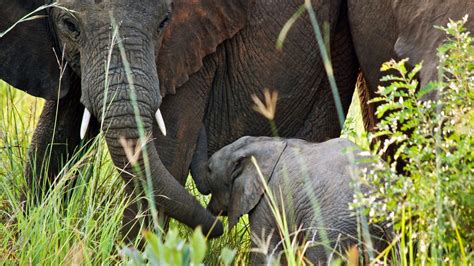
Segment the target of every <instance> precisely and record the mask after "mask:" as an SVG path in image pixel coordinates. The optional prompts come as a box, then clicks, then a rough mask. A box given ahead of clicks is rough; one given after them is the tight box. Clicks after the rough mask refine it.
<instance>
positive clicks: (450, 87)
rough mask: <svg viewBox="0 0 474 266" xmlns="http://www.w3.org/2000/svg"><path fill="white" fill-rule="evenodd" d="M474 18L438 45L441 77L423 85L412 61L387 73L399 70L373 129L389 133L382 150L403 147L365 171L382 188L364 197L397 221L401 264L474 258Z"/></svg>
mask: <svg viewBox="0 0 474 266" xmlns="http://www.w3.org/2000/svg"><path fill="white" fill-rule="evenodd" d="M466 19H467V17H466V18H465V19H464V21H459V22H453V21H451V22H450V23H449V24H448V26H447V27H446V28H443V27H440V28H439V29H440V30H442V31H444V32H446V33H447V34H448V35H449V39H448V40H447V41H446V42H445V43H444V44H443V45H442V46H441V47H440V48H439V49H438V54H439V57H440V80H439V81H438V82H433V83H431V84H429V85H428V86H427V87H425V88H422V89H421V90H419V91H418V89H417V88H418V87H419V84H418V81H417V80H416V78H415V77H416V74H417V73H418V72H419V71H420V69H421V67H422V65H421V64H419V65H417V66H416V67H415V68H414V69H413V70H408V69H407V68H406V66H405V63H406V61H407V60H402V61H400V62H395V61H390V62H388V63H385V64H384V65H383V66H382V71H391V73H396V74H394V75H387V76H385V77H384V78H383V80H384V81H387V82H389V83H390V85H388V86H386V87H380V88H379V92H378V93H379V95H380V97H378V98H376V99H374V100H373V101H374V102H378V103H381V104H380V106H379V107H378V108H377V116H378V117H379V119H380V122H379V123H378V129H377V132H376V133H375V134H373V135H372V137H374V138H379V137H382V139H384V141H383V142H379V143H378V144H379V149H378V153H379V154H380V155H382V154H383V153H384V152H385V151H386V150H387V149H389V147H391V146H393V145H394V144H395V145H396V147H397V149H396V151H395V155H394V160H393V161H391V162H389V164H390V167H387V166H386V165H380V167H378V168H377V169H375V170H374V171H372V172H369V173H367V174H366V175H365V178H366V182H367V183H369V184H374V185H375V186H376V187H377V190H375V191H373V192H372V193H371V194H369V195H360V198H359V204H360V205H362V206H367V208H366V209H367V211H368V213H370V216H371V218H372V220H373V221H377V220H388V221H390V222H391V223H392V224H393V227H394V231H395V233H396V235H397V236H398V239H397V240H398V241H399V244H400V252H401V254H400V255H401V261H400V264H401V265H413V264H426V263H429V264H438V263H447V264H452V265H459V264H462V265H468V264H469V263H470V262H472V260H473V258H474V253H473V252H472V248H473V247H472V245H473V243H474V230H473V228H474V194H473V192H474V175H473V174H474V172H473V169H474V156H473V155H474V153H473V148H474V134H473V133H474V130H473V125H474V110H473V103H474V79H473V78H474V48H473V44H474V39H473V37H472V35H470V34H469V33H466V32H465V29H464V27H463V25H464V23H465V22H466ZM428 93H431V95H430V97H427V94H428ZM433 93H435V95H433ZM429 98H432V99H431V100H428V99H429ZM375 151H377V149H375ZM398 159H402V161H403V163H404V164H405V165H404V168H403V169H404V171H402V172H403V173H397V171H396V168H397V163H398V161H399V160H398Z"/></svg>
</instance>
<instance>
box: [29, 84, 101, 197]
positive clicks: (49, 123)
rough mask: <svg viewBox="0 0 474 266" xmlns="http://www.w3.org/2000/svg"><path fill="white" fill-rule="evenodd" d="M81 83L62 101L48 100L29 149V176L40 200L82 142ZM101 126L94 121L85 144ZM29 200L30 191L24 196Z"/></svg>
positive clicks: (32, 192) (82, 109) (82, 108)
mask: <svg viewBox="0 0 474 266" xmlns="http://www.w3.org/2000/svg"><path fill="white" fill-rule="evenodd" d="M79 99H80V84H77V85H76V86H75V87H73V88H71V90H70V92H69V94H68V95H67V96H66V97H64V98H63V99H61V100H59V101H55V100H51V101H47V102H46V103H45V106H44V108H43V111H42V113H41V117H40V119H39V122H38V125H37V127H36V129H35V132H34V135H33V138H32V140H31V144H30V147H29V151H28V161H27V164H26V169H25V177H26V182H27V185H28V191H29V193H31V194H30V195H31V196H32V197H33V198H34V201H35V202H37V201H40V200H41V198H42V196H43V195H44V193H46V192H47V191H48V190H49V188H50V186H52V185H53V184H54V182H55V179H56V177H57V175H58V173H59V172H60V171H61V169H62V167H63V166H64V164H65V163H66V162H67V161H68V160H69V159H70V158H71V157H72V155H73V153H74V151H76V149H77V147H78V146H79V145H80V143H81V140H80V137H79V131H80V127H81V119H82V114H83V112H84V106H83V105H82V104H81V103H80V102H79ZM98 132H99V125H98V123H97V122H96V121H91V124H90V126H89V130H88V133H87V136H86V138H85V140H84V143H85V142H87V141H88V140H90V139H91V138H93V137H95V136H96V135H97V134H98ZM22 200H23V201H24V200H26V194H25V193H24V194H23V196H22Z"/></svg>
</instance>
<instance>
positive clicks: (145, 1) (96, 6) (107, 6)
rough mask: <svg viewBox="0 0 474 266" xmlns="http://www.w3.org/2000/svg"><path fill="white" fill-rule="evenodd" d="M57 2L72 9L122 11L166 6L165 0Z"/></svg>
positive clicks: (148, 10)
mask: <svg viewBox="0 0 474 266" xmlns="http://www.w3.org/2000/svg"><path fill="white" fill-rule="evenodd" d="M57 2H58V4H59V5H60V6H64V7H66V8H69V9H72V10H74V11H87V10H90V11H92V10H94V11H98V10H104V11H107V12H109V11H118V10H123V11H124V12H133V11H139V12H145V13H150V12H151V13H154V12H155V11H162V10H164V9H163V7H164V6H167V2H166V0H160V1H156V0H140V1H135V0H58V1H57Z"/></svg>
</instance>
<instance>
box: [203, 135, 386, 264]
mask: <svg viewBox="0 0 474 266" xmlns="http://www.w3.org/2000/svg"><path fill="white" fill-rule="evenodd" d="M349 155H350V156H352V158H350V156H349ZM252 157H254V158H255V159H256V161H257V164H258V167H259V168H260V171H261V172H262V175H263V177H260V176H259V175H258V171H257V169H256V167H255V165H254V163H252V160H251V158H252ZM371 161H373V159H371V157H368V156H367V155H365V156H364V155H362V154H361V151H360V149H359V148H358V147H357V146H356V145H355V144H354V143H352V142H350V141H349V140H345V139H332V140H329V141H326V142H323V143H309V142H306V141H304V140H298V139H279V138H269V137H243V138H241V139H239V140H237V141H236V142H234V143H232V144H230V145H228V146H226V147H224V148H222V149H221V150H219V151H218V152H216V153H215V154H214V155H213V156H212V157H211V159H210V161H209V172H210V173H209V176H208V180H207V181H208V185H209V187H210V190H211V192H212V198H211V201H210V203H209V205H208V209H209V210H210V211H211V212H213V213H214V214H216V215H217V214H219V213H221V214H227V215H228V216H229V227H231V228H232V227H233V226H234V225H235V224H236V223H237V221H238V219H239V217H241V216H242V215H244V214H247V213H248V214H249V221H250V230H251V240H252V246H253V247H261V244H259V243H262V242H261V241H259V240H261V239H263V240H266V239H268V237H271V240H270V245H269V247H268V249H267V254H266V255H267V256H268V255H272V256H273V257H276V256H278V255H279V252H280V251H282V245H281V243H279V241H281V238H280V236H279V233H278V226H277V225H276V222H275V219H274V215H273V213H272V210H271V208H270V205H269V203H268V202H269V201H268V199H269V197H268V192H267V191H265V188H264V185H263V183H262V178H264V179H265V182H267V183H268V188H269V190H270V191H271V193H272V194H273V195H274V197H275V200H276V201H277V202H278V206H279V210H280V212H282V210H283V207H282V205H281V203H280V202H281V199H283V204H284V210H285V211H284V215H285V216H286V217H287V219H288V227H289V230H290V233H291V232H295V231H296V229H299V228H302V229H303V230H304V231H303V232H304V233H301V234H300V235H299V237H298V239H299V240H302V239H304V238H305V239H306V240H314V241H316V242H319V241H321V233H320V232H321V230H318V229H321V228H325V232H326V234H327V237H328V240H329V242H330V245H331V250H332V249H333V248H334V249H335V250H336V252H342V253H340V254H345V250H347V249H348V247H351V246H352V245H357V243H359V242H358V239H360V238H358V237H357V236H358V233H357V226H358V225H357V220H356V217H355V216H354V215H353V211H351V210H349V204H350V203H351V202H352V201H353V195H354V190H353V188H352V186H351V182H352V180H353V178H352V177H351V173H350V172H351V166H354V168H352V170H354V171H358V170H360V169H361V168H365V167H370V162H371ZM351 162H354V163H351ZM354 181H356V180H354ZM355 183H356V182H355ZM367 189H368V188H367V187H364V186H362V191H366V190H367ZM312 199H314V202H317V204H319V208H320V209H319V211H320V213H319V214H316V213H315V208H313V206H314V205H312V202H311V200H312ZM369 230H370V233H371V234H372V237H373V239H372V241H373V243H374V248H375V251H376V252H377V251H381V250H382V248H383V247H384V246H386V244H387V242H386V241H385V239H387V238H388V235H384V234H385V232H387V233H389V231H388V230H386V229H385V228H383V227H379V226H377V225H370V229H369ZM330 253H331V252H329V254H330ZM266 255H263V254H258V253H257V254H256V255H255V257H254V260H253V263H255V264H261V263H264V262H265V260H266ZM306 256H307V257H308V259H310V261H312V262H314V263H324V262H327V260H328V257H327V255H326V252H325V249H324V248H323V246H322V245H318V244H316V245H314V246H312V247H311V248H309V249H308V251H307V253H306Z"/></svg>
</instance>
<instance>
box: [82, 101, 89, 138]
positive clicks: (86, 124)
mask: <svg viewBox="0 0 474 266" xmlns="http://www.w3.org/2000/svg"><path fill="white" fill-rule="evenodd" d="M90 121H91V113H90V112H89V110H87V108H85V109H84V115H83V116H82V124H81V132H80V134H81V135H80V136H81V139H84V137H85V136H86V133H87V128H88V127H89V122H90Z"/></svg>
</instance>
